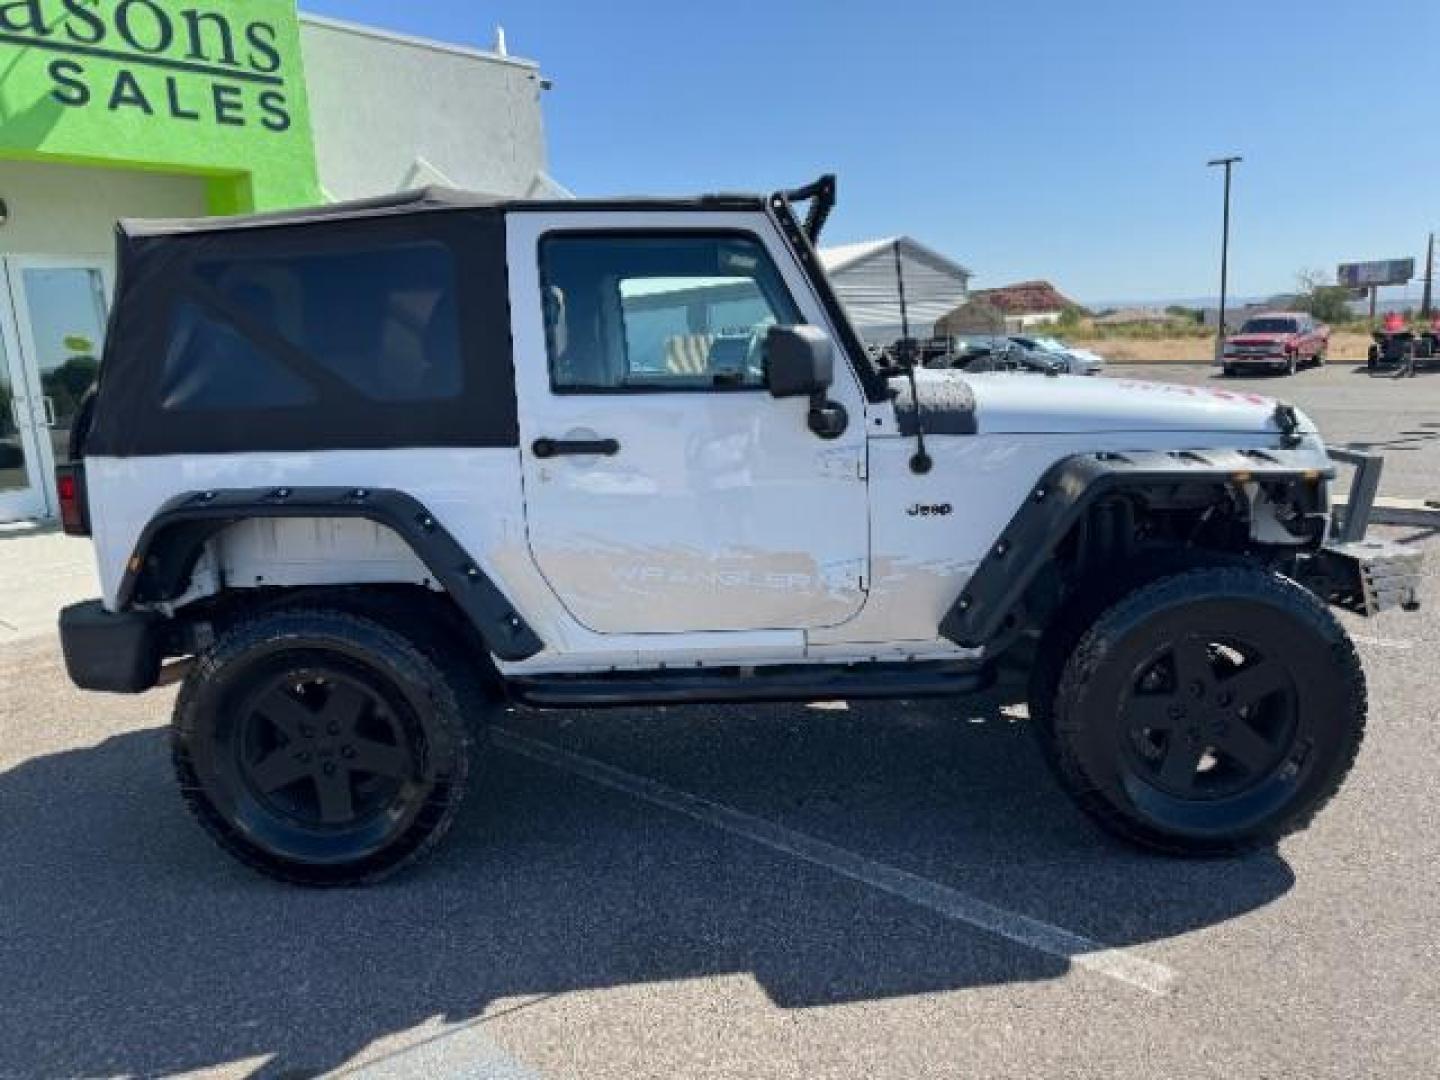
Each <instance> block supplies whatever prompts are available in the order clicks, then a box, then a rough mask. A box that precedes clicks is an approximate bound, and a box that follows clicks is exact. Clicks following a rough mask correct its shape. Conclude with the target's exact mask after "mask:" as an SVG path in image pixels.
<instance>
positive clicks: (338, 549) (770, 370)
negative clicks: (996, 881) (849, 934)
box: [58, 178, 1418, 885]
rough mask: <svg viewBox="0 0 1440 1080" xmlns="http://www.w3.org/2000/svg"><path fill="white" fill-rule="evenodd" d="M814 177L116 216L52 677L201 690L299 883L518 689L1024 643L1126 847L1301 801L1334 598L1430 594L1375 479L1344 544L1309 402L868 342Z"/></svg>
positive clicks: (423, 832)
mask: <svg viewBox="0 0 1440 1080" xmlns="http://www.w3.org/2000/svg"><path fill="white" fill-rule="evenodd" d="M833 192H834V186H833V181H831V180H830V179H829V178H825V179H822V180H821V181H820V182H817V183H816V184H813V185H810V186H809V187H807V188H803V189H800V190H798V191H793V192H789V193H782V194H776V195H772V196H770V197H762V196H729V195H725V196H710V197H702V198H696V199H684V200H681V199H664V200H643V199H636V200H614V201H585V200H582V201H575V202H505V201H495V200H490V199H483V198H480V197H475V196H469V195H465V194H461V193H457V192H449V191H441V190H433V189H431V190H426V191H422V192H416V193H412V194H409V195H404V196H399V197H395V198H389V199H382V200H369V201H365V202H359V203H350V204H342V205H336V206H329V207H324V208H320V209H314V210H303V211H297V212H293V213H282V214H272V215H261V216H256V217H248V218H232V219H205V220H197V221H168V222H126V223H123V224H122V225H121V228H120V231H119V263H120V277H119V288H118V295H117V300H116V306H115V314H114V318H113V320H112V324H111V328H110V333H109V339H108V341H107V344H106V349H105V355H104V360H103V364H102V368H101V376H100V381H99V386H98V389H97V392H96V395H95V397H94V400H93V407H92V408H90V409H89V410H88V412H87V414H86V416H85V417H84V418H83V420H82V423H81V425H80V426H79V428H78V429H77V432H76V439H75V444H76V445H75V446H74V448H73V451H74V452H73V454H72V461H71V463H70V464H68V465H65V466H62V467H61V470H60V475H59V477H58V483H59V489H60V494H61V499H62V504H63V507H64V514H63V517H64V521H65V525H66V527H67V529H68V530H69V531H71V532H74V533H78V534H81V535H93V538H94V543H95V548H96V552H97V556H98V560H99V569H100V577H101V581H102V585H103V592H104V596H103V598H102V599H99V600H96V601H92V602H89V603H85V604H80V605H76V606H74V607H71V608H69V609H67V610H66V611H65V612H64V613H63V614H62V616H61V620H60V629H61V634H62V639H63V644H64V651H65V658H66V662H67V665H68V668H69V671H70V674H71V677H72V678H73V679H74V681H75V682H76V683H77V684H78V685H80V686H81V687H84V688H86V689H92V690H104V691H113V692H124V693H134V692H139V691H143V690H147V689H149V688H151V687H153V686H155V685H157V684H159V683H160V682H163V681H166V676H167V675H168V674H171V673H173V674H175V675H177V676H178V675H183V678H184V685H183V688H182V689H181V691H180V695H179V700H178V703H177V705H176V708H175V716H174V724H173V745H174V760H175V767H176V770H177V772H178V774H179V781H180V788H181V792H182V794H183V795H184V798H185V800H186V802H187V803H188V804H189V806H190V808H191V809H192V810H193V811H194V813H195V814H196V816H197V817H198V819H199V820H200V822H201V824H202V825H204V827H205V828H206V830H207V831H209V833H210V834H211V835H212V836H213V837H214V838H215V839H216V840H217V841H218V842H219V843H220V844H221V846H223V847H224V848H226V849H227V850H228V851H229V852H231V853H232V854H233V855H235V856H236V857H238V858H240V859H241V860H243V861H244V862H246V863H248V864H250V865H251V866H253V867H255V868H257V869H259V870H261V871H263V872H265V873H268V874H271V875H274V876H276V877H279V878H282V879H285V880H288V881H293V882H298V883H303V884H310V885H337V884H348V883H355V882H365V881H373V880H376V879H378V878H381V877H383V876H384V875H386V874H388V873H390V872H392V871H394V870H395V869H397V868H398V867H400V866H402V865H404V864H406V863H408V862H410V861H411V860H413V859H415V858H416V857H417V856H419V855H421V854H422V853H424V852H426V851H428V850H429V849H430V848H432V847H433V846H434V845H435V843H436V842H437V841H438V840H439V839H440V837H441V836H442V834H443V833H444V832H445V831H446V829H447V828H448V827H449V826H450V824H451V822H452V821H453V820H454V817H455V814H456V810H457V808H458V806H459V804H460V801H461V798H462V796H463V795H464V793H465V790H466V786H467V783H468V781H469V779H470V776H471V770H472V765H471V762H472V757H473V756H474V755H475V754H476V753H477V752H478V751H479V749H480V747H481V746H482V744H483V739H484V722H485V720H486V717H487V715H488V714H489V713H491V712H492V711H493V710H495V709H496V708H499V707H501V706H502V705H504V704H505V703H510V704H513V705H518V706H522V707H534V708H544V709H561V708H568V707H591V706H598V705H630V706H636V705H642V706H643V705H645V704H650V703H664V704H667V705H669V704H677V703H687V702H737V703H738V702H754V701H776V700H795V701H804V700H813V699H817V698H826V699H833V698H867V697H869V698H873V697H887V698H902V699H910V698H918V697H922V696H935V695H964V694H967V693H972V692H974V691H976V690H979V689H982V688H984V687H986V686H987V685H989V684H990V683H991V682H992V681H993V680H994V679H995V678H996V676H997V674H998V673H1000V672H1001V671H1002V669H1008V670H1010V671H1015V670H1019V671H1024V672H1028V675H1029V680H1028V691H1027V692H1026V693H1027V694H1028V702H1029V708H1030V718H1031V725H1032V726H1033V728H1034V729H1035V732H1036V734H1037V735H1038V737H1039V739H1040V742H1041V744H1042V745H1043V747H1044V748H1045V756H1046V757H1047V758H1048V759H1049V761H1050V763H1051V764H1052V765H1053V766H1054V769H1055V772H1056V774H1057V776H1058V777H1059V778H1060V780H1061V782H1062V783H1063V784H1064V785H1065V786H1066V787H1067V788H1068V790H1069V791H1070V793H1071V794H1072V795H1073V796H1074V797H1075V799H1076V800H1077V801H1078V802H1079V804H1080V805H1081V807H1083V808H1084V809H1085V810H1086V811H1087V812H1088V813H1089V814H1091V815H1092V816H1093V817H1094V818H1095V819H1097V820H1098V821H1099V822H1100V824H1102V825H1103V826H1105V827H1106V828H1108V829H1110V830H1112V831H1113V832H1115V833H1118V834H1120V835H1121V836H1124V837H1126V838H1128V839H1130V840H1132V841H1136V842H1139V843H1141V844H1144V845H1147V846H1150V847H1153V848H1158V849H1162V850H1165V851H1170V852H1178V853H1190V852H1199V853H1208V852H1228V851H1235V850H1240V849H1244V848H1248V847H1251V846H1253V845H1257V844H1264V843H1267V842H1271V841H1274V840H1275V839H1276V838H1277V837H1279V836H1281V835H1283V834H1285V833H1287V832H1289V831H1291V830H1293V829H1296V828H1299V827H1301V826H1303V825H1304V824H1305V823H1306V822H1307V821H1308V820H1309V819H1310V817H1311V815H1312V814H1314V812H1315V811H1316V810H1317V809H1318V808H1319V807H1320V806H1321V805H1322V804H1323V803H1324V802H1325V801H1326V799H1327V798H1329V797H1330V795H1331V794H1332V793H1333V792H1334V791H1335V790H1336V788H1337V787H1338V785H1339V784H1340V782H1341V780H1342V778H1343V777H1344V776H1345V774H1346V772H1347V770H1348V769H1349V768H1350V765H1351V762H1352V761H1353V760H1354V758H1355V754H1356V751H1357V750H1358V748H1359V745H1360V740H1361V736H1362V733H1363V728H1364V723H1365V711H1366V701H1365V681H1364V676H1363V673H1362V671H1361V667H1360V662H1359V659H1358V658H1357V656H1356V653H1355V650H1354V648H1353V647H1352V645H1351V643H1350V641H1349V640H1348V638H1347V637H1346V634H1345V632H1344V630H1343V629H1342V628H1341V626H1340V624H1339V623H1338V622H1337V621H1336V620H1335V618H1334V617H1333V616H1332V614H1331V613H1330V611H1329V610H1328V609H1327V607H1326V604H1327V602H1330V603H1340V604H1343V605H1345V606H1348V607H1351V608H1352V609H1357V610H1362V611H1366V612H1374V611H1376V610H1379V609H1381V608H1383V607H1388V606H1394V605H1403V606H1411V605H1413V604H1414V602H1415V587H1416V581H1417V579H1418V556H1417V555H1414V554H1412V553H1410V552H1408V551H1407V550H1405V549H1402V548H1395V547H1377V546H1374V545H1365V544H1363V543H1360V542H1358V541H1360V540H1362V538H1363V531H1364V526H1365V519H1366V517H1367V516H1368V510H1367V509H1366V506H1365V502H1366V499H1365V494H1366V493H1367V492H1368V493H1370V494H1373V490H1374V478H1375V477H1374V469H1373V466H1372V465H1371V464H1370V463H1366V464H1365V466H1364V467H1363V468H1362V469H1361V475H1360V478H1359V480H1360V482H1359V483H1358V484H1357V490H1358V491H1360V493H1361V494H1360V496H1359V497H1357V498H1352V500H1351V512H1350V514H1349V516H1348V520H1347V521H1345V523H1344V529H1343V531H1340V526H1339V524H1338V523H1337V522H1333V521H1332V520H1331V514H1330V506H1329V499H1328V494H1327V492H1328V482H1329V480H1330V479H1331V478H1332V477H1333V475H1334V466H1333V464H1332V460H1331V457H1330V455H1329V454H1328V452H1327V449H1326V447H1325V446H1324V444H1323V443H1322V441H1321V439H1320V437H1319V436H1318V435H1317V434H1316V432H1315V429H1314V427H1313V426H1312V425H1311V423H1310V422H1309V421H1308V420H1307V419H1306V418H1305V417H1304V416H1303V415H1301V414H1299V413H1297V412H1296V411H1294V410H1293V409H1291V408H1289V407H1288V406H1284V405H1277V404H1275V403H1274V402H1272V401H1268V400H1266V399H1264V398H1260V397H1257V396H1255V395H1252V394H1246V393H1234V392H1228V391H1224V390H1218V389H1217V390H1210V389H1198V388H1183V387H1178V386H1160V385H1149V384H1143V383H1133V382H1124V381H1116V380H1110V379H1084V378H1070V377H1055V378H1047V377H1040V376H1022V375H1006V374H987V375H966V374H965V373H964V372H957V371H929V370H923V369H922V370H918V371H917V370H915V369H914V367H913V366H911V367H908V368H901V369H884V368H881V367H878V366H877V362H876V361H875V360H874V359H872V358H871V357H869V356H868V355H867V353H866V351H865V349H864V348H863V347H862V345H861V343H860V342H859V340H858V339H857V337H856V335H855V333H854V331H853V329H852V328H851V327H850V325H849V324H848V323H847V321H846V317H845V314H844V312H843V311H842V310H841V308H840V306H839V305H838V303H837V301H836V298H835V295H834V293H833V292H832V291H831V288H830V286H829V284H828V283H827V281H826V279H825V277H824V274H823V273H822V272H821V270H820V265H819V262H818V260H817V258H816V254H815V249H814V247H813V244H812V242H813V241H814V239H815V237H816V235H817V234H818V231H819V228H820V226H821V224H822V223H823V221H824V219H825V216H826V214H827V213H828V211H829V208H830V206H831V205H832V203H833ZM806 200H809V201H810V207H809V212H808V213H807V215H806V218H805V220H804V222H803V223H802V221H801V220H800V219H799V218H798V217H797V216H796V214H795V212H794V211H793V210H792V205H793V204H795V203H799V202H804V201H806ZM1344 541H1348V542H1344Z"/></svg>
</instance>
